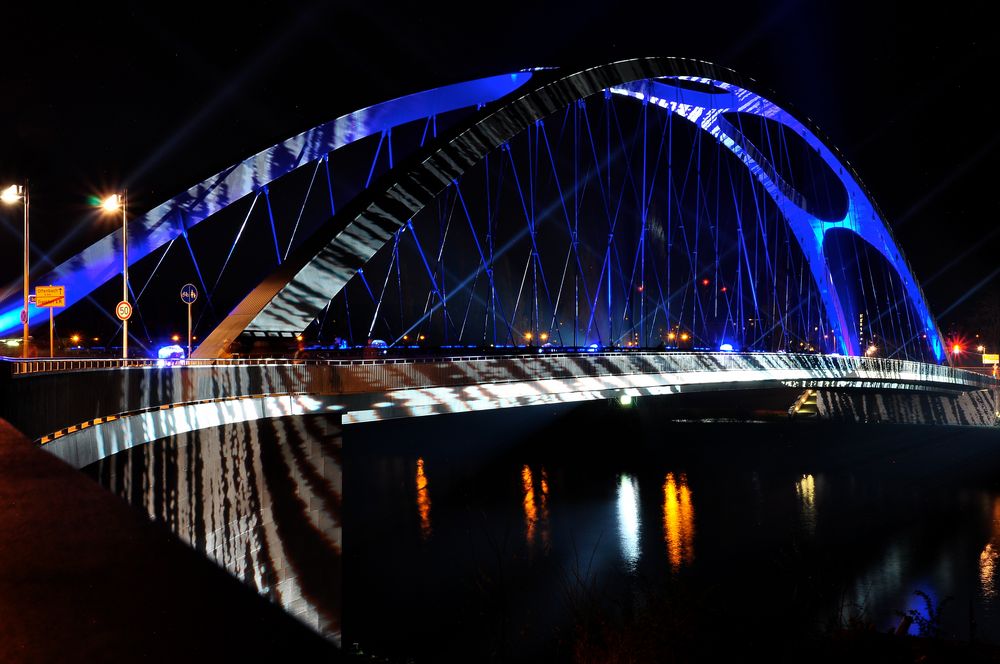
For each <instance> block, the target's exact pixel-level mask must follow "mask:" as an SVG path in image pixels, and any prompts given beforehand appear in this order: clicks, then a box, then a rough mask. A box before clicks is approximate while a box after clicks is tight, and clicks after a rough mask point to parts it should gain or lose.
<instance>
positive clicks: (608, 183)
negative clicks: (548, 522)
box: [0, 58, 995, 460]
mask: <svg viewBox="0 0 1000 664" xmlns="http://www.w3.org/2000/svg"><path fill="white" fill-rule="evenodd" d="M771 97H772V96H771V95H769V96H767V97H765V96H762V95H761V93H760V91H758V90H755V86H754V85H753V82H752V81H748V80H746V79H744V78H743V77H741V76H739V75H738V74H736V73H735V72H732V71H730V70H726V69H723V68H720V67H717V66H715V65H712V64H709V63H706V62H701V61H692V60H683V59H674V58H646V59H637V60H628V61H622V62H616V63H611V64H608V65H603V66H599V67H593V68H590V69H585V70H582V71H575V72H564V71H560V70H557V69H536V70H525V71H519V72H514V73H510V74H505V75H500V76H493V77H489V78H485V79H480V80H475V81H469V82H466V83H458V84H455V85H450V86H446V87H443V88H439V89H435V90H429V91H425V92H419V93H415V94H411V95H409V96H406V97H402V98H399V99H395V100H392V101H388V102H384V103H381V104H376V105H375V106H371V107H368V108H365V109H362V110H359V111H356V112H353V113H350V114H347V115H345V116H342V117H340V118H337V119H336V120H333V121H331V122H328V123H326V124H324V125H321V126H319V127H316V128H314V129H311V130H309V131H306V132H304V133H302V134H299V135H297V136H294V137H292V138H290V139H288V140H287V141H284V142H282V143H280V144H278V145H275V146H273V147H271V148H269V149H267V150H264V151H263V152H260V153H259V154H256V155H253V156H252V157H249V158H247V159H245V160H243V161H241V162H239V163H237V164H235V165H234V166H232V167H231V168H228V169H226V170H224V171H222V172H221V173H218V174H216V175H214V176H212V177H210V178H208V179H207V180H205V181H204V182H201V183H200V184H198V185H195V186H194V187H192V188H190V189H189V190H188V191H186V192H184V193H182V194H181V195H179V196H176V197H174V198H172V199H171V200H169V201H166V202H165V203H163V204H161V205H159V206H157V207H155V208H154V209H152V210H150V211H149V212H147V213H145V214H144V215H142V216H141V217H139V218H138V219H136V220H134V221H132V222H131V223H130V224H129V230H130V240H129V244H130V246H131V247H132V250H131V252H130V254H129V259H130V262H131V264H132V274H133V275H136V276H135V278H134V279H133V281H132V282H131V284H130V285H131V287H132V297H131V299H132V301H133V302H134V303H135V311H136V315H135V320H137V322H138V325H133V326H132V330H133V333H132V336H133V339H132V340H133V341H134V342H135V343H134V344H133V347H136V346H138V347H140V348H145V349H147V350H149V351H152V350H153V347H154V345H155V342H156V337H157V335H156V334H154V333H153V332H151V330H157V329H162V328H164V327H165V326H166V325H168V324H170V323H169V322H164V316H165V314H164V313H163V311H164V309H167V307H164V306H163V305H162V302H164V301H165V300H166V299H168V298H171V297H173V298H176V291H177V290H178V287H179V286H180V284H182V283H183V282H185V281H188V280H190V281H194V282H195V283H197V284H198V285H199V286H200V288H201V290H202V293H203V301H204V303H203V304H202V305H201V306H200V307H199V310H198V319H197V323H196V328H195V333H196V335H199V338H200V339H201V341H200V343H199V344H198V345H197V348H196V350H195V351H194V353H193V356H192V357H193V359H192V360H190V361H188V363H187V364H186V365H185V366H182V367H171V368H158V367H156V366H152V365H155V363H151V362H147V361H143V360H138V359H136V360H129V362H128V363H127V366H122V364H121V363H114V362H107V363H104V364H103V365H101V363H100V362H98V363H96V364H95V363H93V362H89V363H88V362H87V361H83V360H80V361H77V362H71V361H65V362H54V363H46V362H41V361H38V362H33V363H14V364H12V365H11V366H10V367H9V373H10V376H9V377H7V378H6V379H5V383H4V384H5V385H6V391H7V393H8V396H9V398H8V399H6V400H5V403H6V404H7V408H6V410H7V412H6V415H7V416H8V417H10V418H11V419H12V420H13V421H14V422H15V423H16V424H17V425H18V426H20V427H21V428H22V429H23V430H25V431H26V432H27V433H28V434H29V435H30V436H32V437H35V438H37V439H40V440H45V441H49V440H55V439H57V438H61V437H63V436H66V435H68V434H74V435H71V436H68V437H69V438H74V437H75V438H79V437H81V435H82V433H83V432H86V436H87V437H89V438H92V439H93V440H94V441H95V442H94V445H95V446H96V447H94V450H96V451H88V452H86V453H83V452H81V453H80V454H81V456H80V459H81V460H86V459H93V458H95V457H100V456H103V455H105V454H109V453H111V452H113V451H114V450H116V449H121V448H122V447H127V446H129V445H130V444H133V443H134V442H142V441H145V440H151V439H154V438H155V437H159V436H163V435H169V434H171V433H173V432H176V431H178V430H179V429H178V427H181V428H183V427H187V428H192V427H193V428H198V426H200V425H198V424H196V423H193V422H194V420H197V419H198V418H194V420H191V419H190V418H189V420H190V421H188V422H187V423H186V424H183V425H181V424H165V423H164V418H166V419H170V418H173V419H176V420H178V421H179V419H180V418H182V417H187V415H188V414H189V413H194V412H197V413H205V412H207V409H210V408H216V409H217V410H218V411H219V413H224V414H221V415H220V417H222V418H223V419H225V418H226V417H243V416H241V415H238V414H237V413H235V411H233V410H232V409H233V408H237V409H238V408H248V407H250V406H249V402H247V401H246V399H255V400H256V401H255V402H254V403H255V404H256V406H255V407H256V408H258V410H260V409H263V410H260V413H259V414H258V416H261V413H265V412H267V413H270V412H271V411H270V410H267V409H268V408H272V407H273V408H278V410H277V411H275V412H279V413H280V412H284V411H283V410H281V409H282V408H284V409H286V410H287V409H291V410H290V411H289V412H292V411H294V412H299V410H302V409H305V410H309V409H310V408H327V409H333V410H338V409H339V410H340V411H342V412H343V413H344V417H345V418H346V420H345V421H348V422H349V421H353V419H359V418H360V419H364V418H379V417H382V416H398V415H399V414H401V413H402V414H417V413H422V412H431V411H433V412H439V411H442V410H445V411H453V410H462V409H474V408H479V407H487V406H486V404H492V406H494V407H495V406H507V405H520V404H526V403H541V402H545V401H546V400H548V399H557V400H560V399H561V400H572V399H577V398H582V397H581V396H580V395H584V394H587V395H598V396H601V397H604V396H622V395H626V392H623V390H626V391H627V390H645V391H646V393H648V394H657V393H661V392H671V391H680V390H682V389H691V386H692V385H699V386H700V388H699V389H705V388H706V386H712V389H725V386H726V385H730V384H736V385H740V386H743V387H745V386H746V385H771V384H775V382H780V383H781V384H782V385H785V386H789V385H799V386H802V387H803V388H808V387H831V388H851V389H861V388H864V389H878V390H897V389H902V388H905V389H907V390H910V391H913V390H918V391H921V390H922V391H924V392H927V393H932V392H934V393H940V392H949V393H954V392H955V391H963V390H964V391H968V392H976V391H977V390H983V389H985V388H987V387H991V386H992V385H993V383H992V381H991V380H990V379H988V378H984V377H980V376H974V375H972V374H966V373H962V372H955V371H953V370H951V369H948V368H946V367H942V366H940V365H941V364H942V363H943V362H944V361H945V360H946V354H945V353H944V349H943V342H942V338H941V334H940V332H939V331H938V328H937V325H936V323H935V321H934V319H933V317H932V316H931V314H930V311H929V309H928V306H927V303H926V301H925V299H924V296H923V293H922V292H921V289H920V287H919V285H918V283H917V281H916V279H915V277H914V275H913V274H912V271H911V270H910V267H909V265H908V264H907V262H906V260H905V259H904V257H903V255H902V252H901V250H900V248H899V247H898V246H897V244H896V243H895V241H894V240H893V237H892V233H891V231H890V229H889V228H888V226H887V225H886V223H885V221H884V219H883V216H882V215H881V213H880V212H879V210H878V208H877V206H876V205H875V203H874V201H873V199H872V197H871V195H870V193H869V192H868V191H867V190H866V189H865V187H864V185H863V184H862V183H861V181H860V179H859V177H858V176H857V174H856V173H854V171H853V170H852V169H851V167H850V165H849V164H848V163H847V161H846V160H845V159H844V158H843V157H842V156H840V155H839V153H838V152H837V151H836V149H835V148H833V147H832V146H831V145H829V143H828V142H827V141H826V140H825V139H824V138H823V137H822V135H821V134H820V132H819V131H818V129H816V128H815V127H813V126H812V125H811V124H810V122H809V121H808V119H805V118H802V117H799V116H796V115H794V114H793V113H792V112H790V111H789V110H788V107H787V105H779V104H778V103H776V102H775V101H773V100H772V99H771ZM120 244H121V238H120V235H119V234H116V233H111V234H109V235H108V236H106V237H104V238H103V239H101V240H100V241H98V242H96V243H95V244H94V245H92V246H91V247H89V248H88V249H86V250H85V251H83V252H81V253H80V254H79V255H78V256H75V257H74V258H72V259H70V260H68V261H66V262H65V263H63V264H61V265H58V266H57V267H55V269H53V270H52V271H51V272H50V273H49V274H47V275H44V276H41V277H35V278H34V280H35V281H36V282H38V283H42V282H44V283H62V284H67V285H68V288H67V303H68V304H70V305H73V304H74V303H75V304H76V306H79V307H88V306H89V307H93V306H95V303H99V302H105V301H106V302H107V303H108V304H109V305H110V304H112V303H113V302H114V301H116V300H117V297H116V288H117V286H116V285H115V284H116V279H115V277H116V276H117V275H119V274H120V270H121V268H120V261H119V256H120ZM171 294H172V295H171ZM108 308H109V306H98V307H97V309H98V311H101V312H102V313H105V315H107V314H106V310H107V309H108ZM19 313H20V312H19V303H16V302H15V301H14V299H13V297H12V298H10V299H8V301H6V302H4V303H3V305H2V308H0V327H2V328H3V329H4V330H5V331H8V332H9V331H11V330H13V329H15V328H16V327H17V322H18V321H17V319H18V316H19ZM29 314H31V315H32V316H36V315H37V314H38V312H37V310H35V309H34V307H32V308H31V311H30V312H29ZM119 330H120V328H119ZM293 353H294V355H295V357H296V358H305V359H307V360H308V359H310V358H311V359H312V360H315V361H306V362H299V361H298V360H296V361H295V362H292V361H287V360H273V361H269V362H267V363H264V364H256V363H253V362H248V361H246V359H245V358H247V357H254V356H255V355H256V356H268V355H270V356H272V357H275V356H276V357H291V356H292V354H293ZM385 353H389V355H385V356H384V357H383V355H384V354H385ZM352 354H353V356H354V357H355V358H357V357H362V356H364V357H368V358H369V359H365V360H358V359H354V360H352V359H333V360H331V359H330V358H338V357H345V356H346V357H348V358H349V357H350V356H352ZM233 357H235V358H238V359H236V360H231V359H226V358H233ZM393 357H395V358H398V359H389V358H393ZM417 357H423V358H424V359H414V358H417ZM372 358H377V361H375V359H372ZM327 360H329V361H327ZM612 377H613V378H614V380H612ZM568 379H572V380H575V381H578V382H577V383H575V384H572V385H571V384H568V383H565V382H560V381H566V380H568ZM580 381H582V382H580ZM587 381H590V382H587ZM829 381H833V382H829ZM85 384H89V385H101V386H102V387H101V388H100V389H96V388H92V389H81V387H82V386H83V385H85ZM209 384H210V388H209V387H207V385H209ZM501 385H503V386H505V387H504V388H503V389H501V388H500V387H499V386H501ZM458 386H462V389H458ZM518 389H523V390H525V391H524V393H520V392H517V390H518ZM414 390H416V391H418V392H419V397H418V396H415V393H414ZM505 390H506V391H505ZM362 393H363V394H366V395H375V396H372V398H371V399H369V401H364V400H362V401H358V399H359V398H360V397H357V396H354V397H352V399H353V402H351V399H347V396H348V395H357V394H362ZM59 394H64V395H65V396H64V397H58V398H56V397H52V396H51V395H59ZM42 395H48V396H44V397H43V396H42ZM379 395H381V396H379ZM505 395H507V396H505ZM510 395H513V396H510ZM980 396H983V395H982V394H980ZM342 397H343V398H342ZM49 398H53V399H55V401H54V405H55V406H56V407H51V406H52V405H53V404H50V402H49ZM236 398H241V399H242V401H241V402H240V403H239V404H227V405H226V406H225V408H229V410H226V409H225V408H224V407H223V405H219V404H223V403H224V402H225V400H226V399H236ZM274 399H278V400H279V401H273V400H274ZM317 399H318V400H317ZM331 399H332V401H330V400H331ZM983 399H984V404H985V403H986V397H985V396H983ZM206 400H213V401H212V403H215V404H217V405H215V406H211V407H210V406H206V405H205V404H204V403H201V404H200V405H198V404H197V403H196V402H199V403H200V402H205V401H206ZM214 400H222V401H214ZM269 400H271V401H269ZM348 402H351V403H353V404H355V405H351V403H348ZM369 402H370V403H369ZM281 404H284V405H281ZM358 404H360V405H358ZM148 408H164V409H168V410H170V411H171V412H172V414H164V413H160V414H159V415H158V416H157V417H159V418H160V422H159V423H154V422H153V420H154V419H156V418H154V417H153V416H152V415H150V414H149V413H148V412H144V413H143V414H141V417H140V416H139V415H136V413H137V412H138V411H144V410H145V409H148ZM191 409H194V410H191ZM980 410H981V411H982V412H981V413H980V415H978V416H972V415H968V416H964V415H963V416H955V417H952V418H951V419H953V420H955V421H957V422H967V421H976V422H979V423H992V418H993V417H995V415H994V408H993V407H992V406H990V407H986V406H985V405H984V406H983V408H981V409H980ZM165 412H166V411H165ZM136 417H139V419H135V418H136ZM199 417H200V415H199ZM246 417H249V415H246ZM108 418H117V419H116V420H112V421H116V422H117V424H115V425H110V424H109V423H108V422H107V420H108ZM931 419H933V418H931ZM938 419H940V418H938ZM945 419H948V418H945ZM140 420H141V421H142V422H143V424H142V425H141V426H140V428H138V429H136V428H135V426H138V425H136V424H135V423H136V422H139V421H140ZM949 421H950V420H949ZM126 423H127V424H126ZM66 445H68V443H65V444H64V443H60V445H59V446H53V447H52V448H53V449H55V448H56V447H59V448H60V449H62V448H64V447H66ZM69 456H70V457H72V456H73V454H69Z"/></svg>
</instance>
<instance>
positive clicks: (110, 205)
mask: <svg viewBox="0 0 1000 664" xmlns="http://www.w3.org/2000/svg"><path fill="white" fill-rule="evenodd" d="M127 206H128V190H127V189H126V190H125V191H124V192H123V193H121V194H111V195H110V196H108V197H107V198H105V199H104V200H103V201H101V208H102V209H103V210H104V211H105V212H116V211H118V210H121V211H122V302H124V303H126V304H127V303H128V210H127ZM122 359H123V360H127V359H128V317H127V316H126V317H125V318H123V319H122Z"/></svg>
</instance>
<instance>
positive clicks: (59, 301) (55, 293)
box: [35, 286, 66, 307]
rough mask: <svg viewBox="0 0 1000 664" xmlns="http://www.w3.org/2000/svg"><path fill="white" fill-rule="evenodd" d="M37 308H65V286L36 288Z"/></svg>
mask: <svg viewBox="0 0 1000 664" xmlns="http://www.w3.org/2000/svg"><path fill="white" fill-rule="evenodd" d="M35 306H36V307H65V306H66V287H65V286H35Z"/></svg>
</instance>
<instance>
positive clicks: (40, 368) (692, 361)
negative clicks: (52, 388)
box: [0, 351, 992, 387]
mask: <svg viewBox="0 0 1000 664" xmlns="http://www.w3.org/2000/svg"><path fill="white" fill-rule="evenodd" d="M0 359H2V363H3V364H6V365H7V366H8V368H9V371H10V374H11V375H13V376H27V375H31V374H43V373H63V372H79V371H101V370H108V369H173V368H186V367H191V368H214V367H255V366H271V367H279V366H313V367H321V366H327V367H365V366H372V367H374V366H384V365H399V364H414V365H427V364H435V363H439V364H442V365H454V364H455V363H457V362H461V363H470V362H474V363H479V362H488V363H491V364H493V365H495V366H496V367H497V368H499V367H500V366H502V365H505V364H506V365H508V366H509V367H511V368H513V369H516V373H518V374H519V375H521V376H522V377H524V378H530V379H535V380H538V379H542V378H550V377H560V376H553V369H557V367H559V366H560V365H563V364H564V361H565V360H572V364H573V366H572V367H571V369H572V371H573V373H574V374H577V373H579V369H580V367H579V361H580V360H583V359H589V360H593V361H597V362H593V363H591V364H595V363H596V365H598V366H599V365H600V364H601V362H600V361H601V360H603V361H610V364H621V363H622V362H623V361H624V362H625V364H626V365H628V364H633V363H634V362H640V363H642V364H645V365H646V367H645V371H644V372H649V371H650V370H652V371H655V372H677V371H699V370H703V371H715V370H730V369H734V368H754V365H756V364H758V363H762V364H763V365H769V364H772V365H775V366H781V367H783V368H794V367H798V368H803V369H809V370H817V369H826V370H828V371H831V372H833V373H836V374H838V375H839V374H841V373H842V372H844V371H850V370H869V371H877V372H879V373H882V374H886V373H899V374H908V375H913V376H918V377H919V378H920V379H921V380H931V381H935V382H939V381H940V382H955V383H967V382H968V381H969V380H970V377H971V376H972V375H975V374H973V373H972V372H970V371H968V370H967V369H959V368H953V367H949V366H944V365H933V364H926V363H923V362H914V361H911V360H896V359H886V358H871V357H852V356H841V355H818V354H816V355H812V354H808V355H806V354H802V355H800V354H794V353H707V352H674V351H667V352H662V351H617V352H615V351H611V352H559V353H548V352H522V353H494V354H488V355H426V356H416V357H414V356H405V357H391V356H390V357H361V358H344V359H311V358H289V357H266V358H233V359H204V360H202V359H184V360H157V359H143V358H129V359H123V358H55V359H41V358H38V359H28V360H24V359H17V358H0ZM707 360H711V361H709V362H707ZM512 362H516V365H515V364H512ZM650 365H652V366H650ZM396 368H398V367H396ZM567 368H570V367H567ZM607 368H608V369H609V372H610V373H620V371H621V370H622V369H626V368H628V369H633V370H634V369H635V368H636V367H634V366H633V367H625V366H617V367H614V368H613V369H612V368H611V367H610V366H608V367H607ZM756 368H761V367H759V366H758V367H756ZM424 369H425V370H426V369H427V367H424ZM831 375H832V374H831ZM991 384H992V383H991ZM395 387H403V385H399V386H395Z"/></svg>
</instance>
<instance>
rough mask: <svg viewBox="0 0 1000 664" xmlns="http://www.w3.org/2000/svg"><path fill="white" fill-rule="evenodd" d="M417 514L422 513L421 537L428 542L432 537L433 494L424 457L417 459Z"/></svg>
mask: <svg viewBox="0 0 1000 664" xmlns="http://www.w3.org/2000/svg"><path fill="white" fill-rule="evenodd" d="M417 512H419V513H420V536H421V537H422V538H423V539H424V540H426V539H427V538H428V537H430V536H431V494H430V489H428V488H427V475H426V474H424V460H423V457H421V458H419V459H417Z"/></svg>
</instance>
